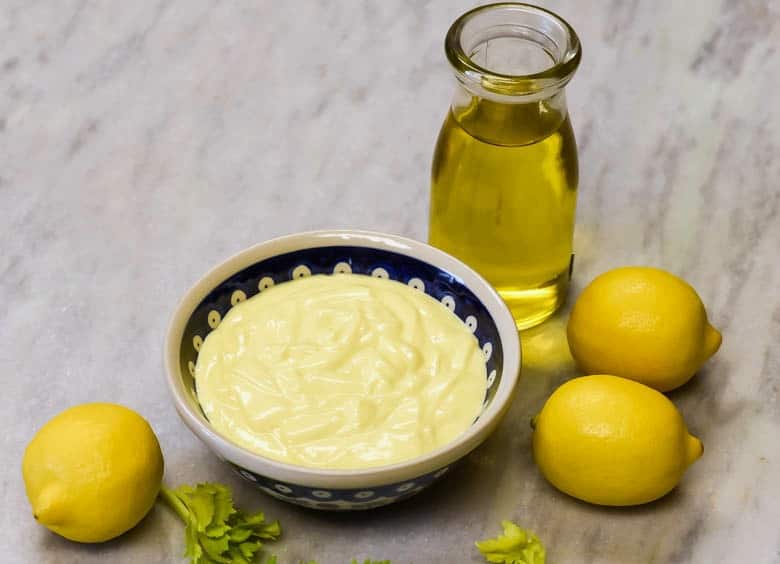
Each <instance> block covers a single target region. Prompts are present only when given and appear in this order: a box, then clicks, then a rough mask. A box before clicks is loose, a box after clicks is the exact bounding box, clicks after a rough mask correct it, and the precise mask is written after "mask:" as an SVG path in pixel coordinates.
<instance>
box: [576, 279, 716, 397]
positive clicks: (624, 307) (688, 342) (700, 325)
mask: <svg viewBox="0 0 780 564" xmlns="http://www.w3.org/2000/svg"><path fill="white" fill-rule="evenodd" d="M567 335H568V340H569V349H570V350H571V354H572V356H573V357H574V360H575V361H576V362H577V365H578V366H579V367H580V369H581V370H582V371H583V372H584V373H586V374H615V375H617V376H623V377H624V378H631V379H632V380H636V381H637V382H642V383H643V384H646V385H648V386H651V387H653V388H655V389H656V390H660V391H662V392H664V391H668V390H672V389H674V388H676V387H678V386H681V385H682V384H684V383H685V382H687V381H688V380H690V379H691V377H692V376H693V375H694V374H695V373H696V371H697V370H698V369H699V368H700V367H701V365H702V364H704V362H705V361H706V360H707V359H708V358H710V357H711V356H712V355H713V354H715V352H716V351H717V350H718V348H719V347H720V343H721V335H720V333H719V332H718V331H717V329H715V328H714V327H713V326H712V325H710V323H709V322H708V321H707V313H706V311H705V310H704V305H703V304H702V301H701V299H700V298H699V296H698V294H697V293H696V290H694V289H693V288H692V287H691V286H690V285H689V284H688V283H686V282H685V281H684V280H681V279H680V278H678V277H676V276H674V275H673V274H670V273H668V272H665V271H663V270H660V269H657V268H647V267H624V268H616V269H615V270H610V271H609V272H606V273H604V274H602V275H601V276H598V277H597V278H596V279H595V280H593V282H591V283H590V285H589V286H588V287H587V288H585V290H583V292H582V294H581V295H580V297H579V298H578V299H577V302H576V303H575V304H574V307H573V308H572V312H571V317H570V318H569V324H568V327H567Z"/></svg>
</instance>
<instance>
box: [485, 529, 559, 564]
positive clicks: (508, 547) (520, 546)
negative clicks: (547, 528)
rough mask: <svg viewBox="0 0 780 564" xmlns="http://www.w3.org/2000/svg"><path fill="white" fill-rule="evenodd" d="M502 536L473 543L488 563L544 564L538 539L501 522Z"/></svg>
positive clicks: (542, 549)
mask: <svg viewBox="0 0 780 564" xmlns="http://www.w3.org/2000/svg"><path fill="white" fill-rule="evenodd" d="M501 526H502V527H503V529H504V534H503V535H499V536H498V537H496V538H494V539H488V540H484V541H481V542H477V543H475V544H476V546H477V548H478V549H479V551H480V552H481V553H482V555H483V556H484V557H485V559H486V560H487V561H488V562H493V563H496V564H544V562H545V550H544V545H542V542H541V541H540V540H539V538H538V537H537V536H536V535H534V534H533V533H531V532H529V531H525V530H523V529H521V528H520V527H518V526H517V525H516V524H515V523H513V522H512V521H501Z"/></svg>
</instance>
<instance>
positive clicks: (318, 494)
mask: <svg viewBox="0 0 780 564" xmlns="http://www.w3.org/2000/svg"><path fill="white" fill-rule="evenodd" d="M311 495H313V496H314V497H317V498H319V499H330V498H331V497H333V494H332V493H330V492H327V491H325V490H312V492H311Z"/></svg>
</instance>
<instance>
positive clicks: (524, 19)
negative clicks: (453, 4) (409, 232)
mask: <svg viewBox="0 0 780 564" xmlns="http://www.w3.org/2000/svg"><path fill="white" fill-rule="evenodd" d="M445 51H446V54H447V58H448V60H449V62H450V64H451V65H452V68H453V69H454V71H455V76H456V78H457V83H458V84H457V90H456V92H455V96H454V99H453V101H452V104H451V106H450V111H449V112H448V115H447V118H446V120H445V121H444V125H443V126H442V129H441V133H440V134H439V139H438V141H437V144H436V149H435V153H434V158H433V170H432V184H431V207H430V224H429V240H430V242H431V244H433V245H435V246H436V247H439V248H441V249H443V250H445V251H447V252H449V253H451V254H453V255H455V256H457V257H459V258H460V259H462V260H463V261H464V262H466V263H468V264H469V265H471V266H472V267H473V268H475V269H476V270H477V271H478V272H480V273H481V274H482V275H483V276H484V277H485V278H486V279H487V280H488V281H489V282H490V283H491V284H493V286H495V288H496V289H497V290H498V292H499V294H501V296H502V298H503V299H504V300H505V301H506V303H507V305H508V306H509V308H510V309H511V311H512V314H513V315H514V318H515V321H516V323H517V327H518V329H525V328H527V327H531V326H533V325H536V324H538V323H541V322H542V321H544V320H545V319H547V318H548V317H549V316H550V315H552V314H553V313H554V312H555V310H557V309H558V308H559V307H560V306H561V304H562V303H563V302H564V300H565V298H566V293H567V290H568V284H569V278H570V273H571V266H572V264H573V263H572V261H573V255H572V238H573V233H574V211H575V206H576V199H577V180H578V167H577V146H576V143H575V140H574V133H573V132H572V127H571V122H570V121H569V116H568V113H567V109H566V101H565V97H564V87H565V86H566V84H567V83H568V82H569V80H570V79H571V77H572V75H573V74H574V72H575V71H576V70H577V66H578V65H579V62H580V57H581V51H580V43H579V40H578V38H577V35H576V33H575V32H574V30H573V29H572V28H571V26H569V24H567V23H566V22H565V21H564V20H563V19H561V18H560V17H558V16H557V15H555V14H553V13H552V12H549V11H547V10H544V9H542V8H538V7H536V6H530V5H526V4H518V3H501V4H492V5H487V6H481V7H479V8H476V9H474V10H471V11H470V12H467V13H466V14H464V15H463V16H461V17H460V18H458V19H457V20H456V21H455V23H453V24H452V27H451V28H450V30H449V32H448V33H447V38H446V40H445Z"/></svg>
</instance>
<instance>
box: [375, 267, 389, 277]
mask: <svg viewBox="0 0 780 564" xmlns="http://www.w3.org/2000/svg"><path fill="white" fill-rule="evenodd" d="M371 276H373V277H374V278H384V279H385V280H387V279H389V278H390V274H388V272H387V270H385V269H384V268H382V267H381V266H378V267H377V268H375V269H374V270H372V271H371Z"/></svg>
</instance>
